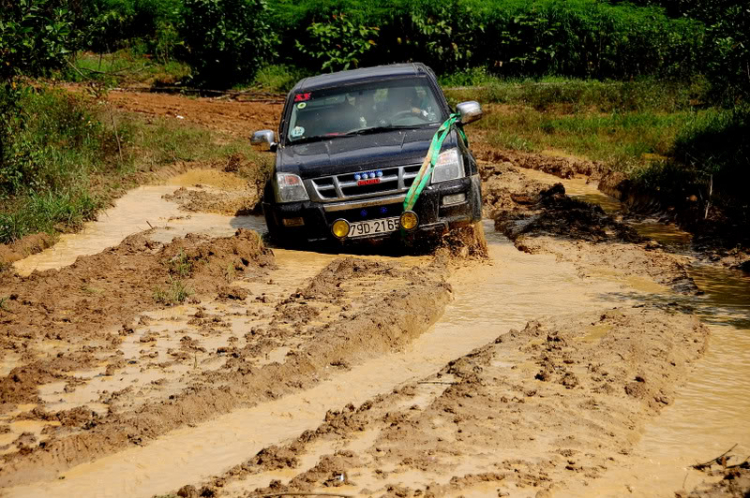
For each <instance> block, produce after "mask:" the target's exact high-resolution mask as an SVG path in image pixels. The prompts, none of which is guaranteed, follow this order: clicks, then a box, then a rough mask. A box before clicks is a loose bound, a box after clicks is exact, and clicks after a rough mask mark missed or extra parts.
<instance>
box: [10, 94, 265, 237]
mask: <svg viewBox="0 0 750 498" xmlns="http://www.w3.org/2000/svg"><path fill="white" fill-rule="evenodd" d="M19 108H20V109H21V110H20V111H19V112H18V122H16V121H13V123H16V124H15V125H14V126H15V128H14V132H13V133H12V134H11V135H10V138H6V139H5V141H6V143H4V147H5V154H4V155H3V157H2V158H1V159H0V243H9V242H13V241H15V240H18V239H20V238H22V237H23V236H25V235H27V234H31V233H37V232H47V233H50V234H54V233H57V232H61V231H70V230H75V229H77V228H78V227H79V226H80V225H81V224H82V223H83V222H85V221H87V220H91V219H94V218H95V216H96V213H97V212H98V211H99V210H100V209H101V208H102V207H104V206H106V205H107V204H108V203H109V202H110V201H111V200H112V199H113V198H115V197H116V196H118V195H119V194H120V193H121V192H122V191H123V189H125V188H128V187H132V186H135V185H137V184H138V183H140V182H141V181H142V179H143V178H144V175H148V174H149V173H150V172H152V171H155V170H158V169H159V168H161V167H163V166H165V165H168V164H172V163H174V162H177V161H185V162H188V161H199V162H213V161H225V160H226V159H228V158H229V157H231V156H234V155H237V154H239V155H242V156H244V157H245V158H248V159H250V160H251V161H253V162H257V163H258V164H265V162H266V161H267V159H265V158H263V157H261V156H260V155H259V154H258V153H256V152H254V151H253V150H252V147H251V146H250V144H248V143H245V141H240V140H233V139H232V140H227V139H226V137H223V136H218V135H216V134H215V133H213V132H210V131H208V130H206V129H203V128H199V127H195V126H190V125H186V124H185V123H176V122H174V121H172V120H164V119H155V120H150V121H145V120H144V119H142V118H140V117H138V116H135V115H126V114H119V113H117V112H115V111H112V110H111V109H108V108H107V107H106V106H101V105H97V104H96V103H95V102H91V101H87V100H85V99H83V98H79V97H74V96H72V95H71V94H69V93H66V92H63V91H59V90H51V89H44V88H42V89H33V90H28V91H26V92H25V93H24V94H23V95H22V96H21V97H20V100H19ZM118 141H119V146H118Z"/></svg>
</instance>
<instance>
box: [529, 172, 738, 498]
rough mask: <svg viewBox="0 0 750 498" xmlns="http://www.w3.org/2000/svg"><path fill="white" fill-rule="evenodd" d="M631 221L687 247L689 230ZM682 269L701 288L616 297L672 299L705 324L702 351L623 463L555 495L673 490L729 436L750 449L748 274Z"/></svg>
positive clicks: (608, 208)
mask: <svg viewBox="0 0 750 498" xmlns="http://www.w3.org/2000/svg"><path fill="white" fill-rule="evenodd" d="M523 171H524V174H526V175H528V176H529V177H531V178H533V179H535V180H537V181H540V182H543V183H548V184H552V183H557V182H560V183H562V184H563V185H564V186H565V190H566V193H568V194H569V195H571V196H572V197H575V198H579V199H581V200H583V201H586V202H589V203H593V204H598V205H600V206H602V209H604V211H605V212H607V213H608V214H616V213H617V212H618V211H619V210H620V209H621V205H620V203H619V202H618V201H617V200H616V199H613V198H611V197H609V196H607V195H605V194H603V193H602V192H600V191H599V190H598V189H597V188H596V185H595V184H593V183H587V182H586V180H585V179H580V178H579V179H572V180H563V179H560V178H557V177H554V176H552V175H549V174H547V173H543V172H540V171H535V170H523ZM631 226H633V228H634V229H635V230H636V231H637V232H638V233H640V234H641V235H643V236H644V237H648V238H651V239H654V240H656V241H658V242H660V243H662V244H664V245H665V246H670V247H673V248H675V249H677V250H688V248H689V244H690V240H691V235H690V234H689V233H687V232H683V231H682V230H680V229H678V228H676V227H674V226H672V225H665V224H662V223H658V222H657V221H656V220H653V221H646V222H642V223H635V224H632V225H631ZM689 273H690V276H691V277H692V278H693V279H694V281H695V283H696V285H697V287H698V288H699V289H700V290H701V291H702V292H703V293H704V294H703V295H699V296H680V295H675V294H673V293H671V292H668V290H667V289H664V288H662V289H661V290H659V287H660V286H658V285H656V284H653V285H651V286H646V287H641V288H640V290H642V291H646V294H641V297H636V296H637V295H636V294H635V293H634V292H631V293H629V294H628V295H627V296H620V297H628V298H636V299H642V298H643V296H645V299H644V302H646V303H661V304H667V303H677V304H678V305H680V306H683V307H684V309H685V311H686V312H693V313H695V314H696V315H697V316H699V317H700V319H701V320H702V321H704V322H705V323H707V324H708V325H709V326H710V328H711V332H712V335H711V337H710V342H709V348H708V352H707V353H706V355H705V357H704V358H703V359H701V360H700V361H699V362H698V363H697V364H696V367H695V370H694V371H693V372H692V374H691V375H690V378H689V379H688V380H687V383H686V385H684V386H683V387H681V388H679V389H678V390H677V393H676V396H675V403H674V405H673V406H672V407H670V408H667V409H666V410H664V411H663V412H662V413H661V415H660V416H659V417H657V418H656V419H655V420H653V421H652V422H651V423H650V424H648V425H647V429H646V431H645V433H644V435H643V438H642V440H641V441H640V442H639V443H638V445H637V446H636V449H635V451H634V452H633V455H632V456H633V458H632V464H631V465H630V466H625V468H623V467H618V468H615V469H610V470H609V471H608V473H607V474H605V476H604V478H602V479H599V480H596V481H593V482H590V483H588V484H586V485H580V486H573V487H571V489H570V490H568V491H566V492H562V493H559V495H560V496H613V497H614V496H622V495H624V494H627V495H628V496H673V495H674V492H675V491H676V490H679V489H688V490H689V489H692V488H693V487H695V486H696V485H697V484H699V483H700V482H702V481H704V480H705V479H706V476H705V474H702V473H700V472H698V471H695V470H691V469H690V468H689V466H690V465H692V464H694V463H697V462H702V461H706V460H709V459H711V458H713V457H715V456H718V455H720V454H721V453H723V452H724V451H726V450H727V449H729V448H730V447H732V446H733V445H734V444H735V443H737V444H738V446H737V448H735V450H734V451H735V452H736V454H738V455H748V454H750V425H749V424H748V414H749V413H750V396H748V393H749V392H750V277H748V276H746V275H744V274H742V273H741V272H738V271H733V270H728V269H726V268H722V267H719V266H715V265H709V264H701V263H694V264H693V265H692V266H691V267H690V268H689ZM630 284H631V287H632V288H633V289H634V290H637V289H638V286H637V285H632V284H633V283H632V282H631V283H630ZM615 302H617V301H615ZM592 333H594V334H595V332H594V331H592ZM735 463H736V462H735Z"/></svg>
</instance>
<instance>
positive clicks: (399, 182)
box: [305, 164, 421, 202]
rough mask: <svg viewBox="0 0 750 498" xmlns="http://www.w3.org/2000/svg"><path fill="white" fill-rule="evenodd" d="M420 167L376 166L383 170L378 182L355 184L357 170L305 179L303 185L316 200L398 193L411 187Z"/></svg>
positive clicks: (348, 198) (337, 199)
mask: <svg viewBox="0 0 750 498" xmlns="http://www.w3.org/2000/svg"><path fill="white" fill-rule="evenodd" d="M420 167H421V164H414V165H410V166H399V167H396V168H377V169H376V170H378V171H382V172H383V176H381V177H380V182H379V183H374V184H371V185H357V180H355V179H354V175H355V174H357V173H358V172H351V173H344V174H341V175H332V176H323V177H320V178H314V179H312V180H305V187H307V192H308V194H309V195H310V199H311V200H313V201H318V202H333V201H348V200H355V199H366V198H368V197H376V196H382V195H389V194H398V193H400V192H406V190H408V189H409V187H411V184H412V182H414V178H415V177H416V176H417V173H418V172H419V168H420ZM368 171H370V170H368Z"/></svg>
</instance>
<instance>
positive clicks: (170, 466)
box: [8, 226, 629, 497]
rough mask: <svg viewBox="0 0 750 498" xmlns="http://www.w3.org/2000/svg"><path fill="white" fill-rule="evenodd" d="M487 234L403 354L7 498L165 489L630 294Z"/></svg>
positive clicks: (221, 468)
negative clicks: (472, 355) (478, 253)
mask: <svg viewBox="0 0 750 498" xmlns="http://www.w3.org/2000/svg"><path fill="white" fill-rule="evenodd" d="M489 229H490V228H489V226H488V230H489ZM489 239H490V254H491V258H492V261H493V263H492V265H491V266H489V267H487V266H485V265H477V266H474V267H470V268H467V269H465V270H463V271H460V272H458V274H457V275H456V277H455V278H454V279H453V280H452V284H453V286H454V290H455V296H456V299H455V301H454V302H453V303H452V304H450V305H449V307H448V309H447V310H446V313H445V314H444V317H443V319H442V320H441V321H440V322H438V323H437V324H436V325H435V326H434V327H432V329H431V330H430V331H428V332H427V333H425V334H423V335H422V336H421V337H420V338H418V339H417V340H416V341H415V342H414V343H413V344H412V345H411V346H410V347H408V348H407V349H406V350H405V351H403V352H400V353H394V354H389V355H385V356H383V357H380V358H378V359H375V360H372V361H369V362H366V363H365V364H362V365H359V366H357V367H354V368H353V369H352V370H351V371H349V372H346V373H343V374H338V375H336V376H334V377H332V378H331V379H330V380H328V381H325V382H322V383H321V384H320V385H319V386H317V387H315V388H314V389H311V390H308V391H305V392H303V393H299V394H296V395H291V396H287V397H284V398H282V399H280V400H277V401H273V402H270V403H264V404H262V405H259V406H257V407H254V408H249V409H242V410H237V411H235V412H232V413H230V414H227V415H224V416H221V417H218V418H216V419H214V420H212V421H210V422H207V423H204V424H201V425H198V426H197V427H194V428H186V429H180V430H177V431H173V432H172V433H170V434H168V435H166V436H165V437H162V438H159V439H158V440H156V441H154V442H153V443H151V444H149V445H148V446H146V447H143V448H132V449H128V450H126V451H123V452H121V453H117V454H114V455H111V456H108V457H105V458H102V459H99V460H97V461H94V462H91V463H87V464H83V465H79V466H77V467H75V468H73V469H71V470H70V471H68V472H66V473H64V474H63V475H64V477H65V479H64V480H58V481H54V482H50V483H37V484H34V485H31V486H24V487H17V488H12V489H10V490H8V496H39V495H44V494H46V495H57V496H133V497H135V496H144V497H146V496H152V495H154V494H161V493H167V492H169V491H173V490H174V489H176V488H177V487H179V486H181V485H182V484H184V483H185V482H196V481H200V480H201V479H203V478H207V477H209V476H211V475H215V474H220V473H221V472H223V471H225V470H226V469H227V468H228V467H230V466H232V465H234V464H237V463H241V462H242V461H244V460H245V459H247V458H248V457H249V456H251V455H253V454H255V453H256V452H257V451H259V450H260V449H262V448H264V447H266V446H268V445H270V444H278V443H279V442H282V441H285V440H288V439H291V438H295V437H297V436H298V435H299V434H300V433H301V432H302V431H304V430H306V429H313V428H315V427H317V426H318V425H319V424H320V423H321V421H322V420H323V418H324V415H325V413H326V411H327V410H328V409H330V408H340V407H342V406H344V405H345V404H347V403H349V402H352V403H354V404H355V405H356V404H359V403H362V402H364V401H366V400H368V399H370V398H372V397H373V396H375V395H377V394H380V393H386V392H389V391H390V390H392V389H393V388H394V387H396V386H398V385H400V384H403V383H406V382H409V381H413V380H416V379H421V378H423V377H425V376H428V375H430V374H433V373H435V372H437V371H438V370H440V369H441V368H442V367H443V366H444V365H445V364H446V362H448V361H450V360H451V359H454V358H457V357H460V356H462V355H464V354H466V353H468V352H469V351H471V350H472V349H474V348H477V347H479V346H482V345H484V344H486V343H487V342H490V341H492V340H494V339H495V338H496V337H497V336H499V335H500V334H502V333H504V332H506V331H507V330H508V329H509V328H511V327H523V325H524V324H525V322H526V321H527V320H529V319H532V318H536V317H539V316H543V315H548V314H557V313H566V312H569V311H571V310H581V311H585V310H593V309H600V308H601V306H603V305H606V304H605V303H604V302H603V300H602V298H601V296H603V295H607V294H611V293H618V292H619V293H622V292H625V291H628V290H629V288H627V287H624V286H622V285H619V284H616V283H613V282H599V283H596V282H595V283H591V282H587V283H584V282H583V281H582V280H581V279H580V278H579V277H578V276H577V274H576V270H575V268H574V267H573V266H572V265H569V264H561V263H557V262H556V261H555V258H554V257H553V256H532V255H528V254H525V253H522V252H519V251H517V250H516V249H515V248H514V247H513V245H512V244H511V243H510V242H509V241H507V239H505V238H504V237H501V236H499V235H498V234H495V233H490V234H489ZM280 252H281V251H280ZM303 260H304V258H302V261H303ZM300 261H301V260H300V259H299V258H297V260H295V261H293V263H294V264H295V265H298V264H299V262H300ZM277 262H278V261H277ZM290 263H292V262H291V261H290ZM302 266H304V264H303V265H302ZM373 372H377V375H373ZM265 484H267V483H265Z"/></svg>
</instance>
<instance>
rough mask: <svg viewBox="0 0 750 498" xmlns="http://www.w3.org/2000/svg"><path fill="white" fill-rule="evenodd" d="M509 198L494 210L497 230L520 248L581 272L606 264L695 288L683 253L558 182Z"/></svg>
mask: <svg viewBox="0 0 750 498" xmlns="http://www.w3.org/2000/svg"><path fill="white" fill-rule="evenodd" d="M510 200H511V202H510V203H508V202H507V201H505V202H502V203H499V204H498V205H499V206H500V207H499V208H496V209H494V220H495V229H496V230H498V231H500V232H502V233H503V234H504V235H506V236H507V237H508V238H509V239H510V240H511V241H513V243H514V245H515V246H516V248H518V249H519V250H521V251H524V252H527V253H530V254H540V253H546V254H553V255H555V256H556V257H557V258H558V260H560V261H569V262H572V263H574V264H575V265H576V266H577V267H578V268H579V272H580V274H581V276H584V277H587V276H590V275H592V274H597V273H599V274H600V273H601V272H602V269H608V270H607V271H610V272H611V273H613V274H617V275H621V276H639V277H645V278H648V279H651V280H654V281H656V282H658V283H660V284H663V285H666V286H669V287H671V288H672V289H673V290H675V291H676V292H680V293H684V294H695V293H697V292H698V288H697V286H696V285H695V282H694V281H693V279H692V278H691V277H690V276H689V274H688V271H687V268H688V264H689V261H688V259H687V258H686V257H684V256H678V255H674V254H670V253H668V252H666V251H665V250H663V248H662V247H661V246H660V245H659V244H658V243H656V242H653V241H649V240H646V239H644V238H642V237H641V236H639V235H638V234H637V233H636V232H635V230H633V229H632V228H631V227H629V226H628V225H626V224H624V223H622V222H619V221H617V220H615V219H614V218H612V217H611V216H609V215H608V214H606V213H605V212H604V211H603V210H602V209H601V207H599V206H596V205H592V204H589V203H587V202H583V201H580V200H576V199H572V198H570V197H569V196H567V195H566V194H565V188H564V187H563V185H562V184H556V185H553V186H552V187H548V188H540V187H539V186H538V185H533V186H532V187H531V188H530V189H529V190H528V191H527V192H524V193H515V194H511V195H510Z"/></svg>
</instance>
